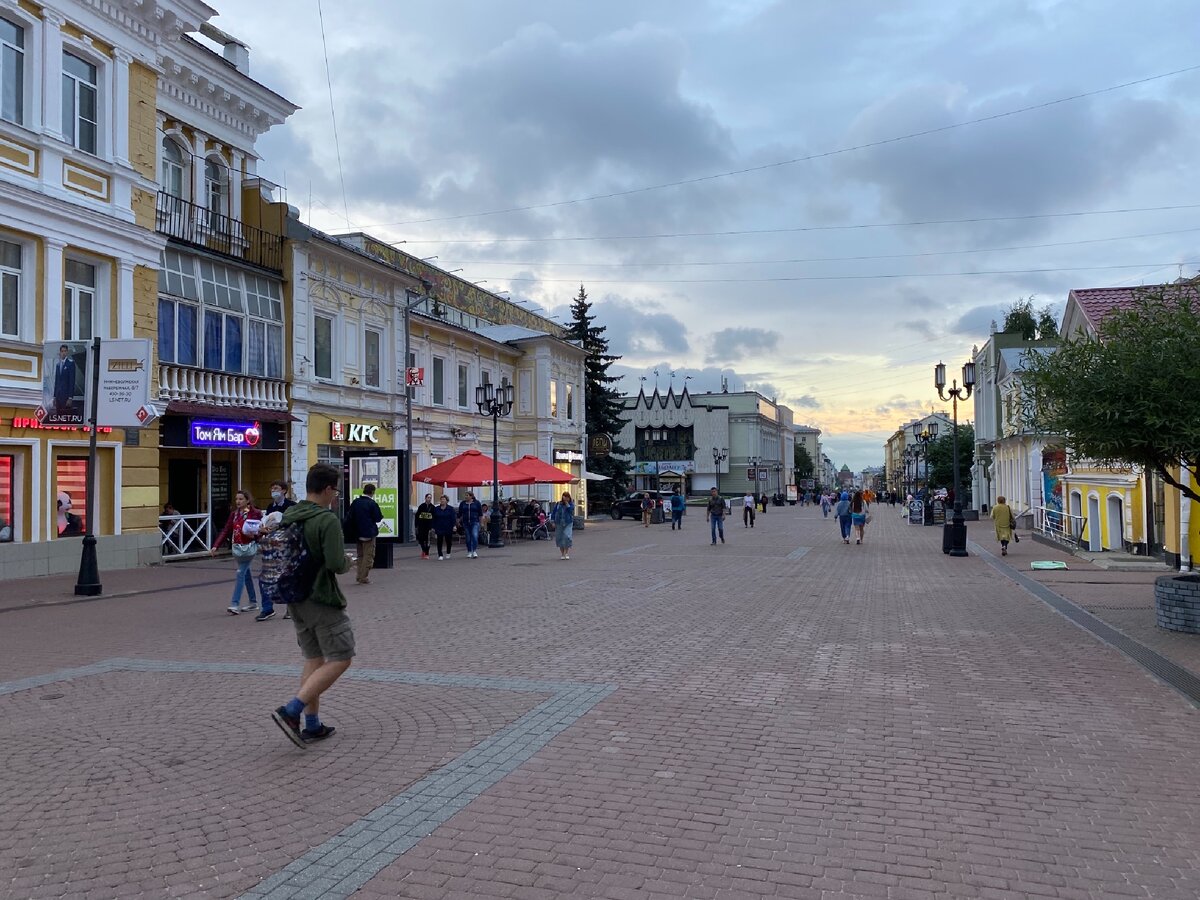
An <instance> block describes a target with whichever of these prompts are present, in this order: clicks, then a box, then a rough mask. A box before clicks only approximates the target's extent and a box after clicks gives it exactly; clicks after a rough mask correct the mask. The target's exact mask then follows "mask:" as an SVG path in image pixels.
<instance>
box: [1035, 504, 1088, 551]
mask: <svg viewBox="0 0 1200 900" xmlns="http://www.w3.org/2000/svg"><path fill="white" fill-rule="evenodd" d="M1086 528H1087V517H1086V516H1076V515H1072V514H1071V513H1066V512H1063V511H1062V510H1061V509H1055V508H1053V507H1050V506H1035V507H1034V508H1033V530H1034V531H1036V532H1037V533H1038V534H1041V535H1044V536H1046V537H1048V538H1050V539H1052V540H1055V541H1058V542H1060V543H1063V544H1069V545H1070V546H1072V547H1082V546H1083V532H1084V530H1085V529H1086Z"/></svg>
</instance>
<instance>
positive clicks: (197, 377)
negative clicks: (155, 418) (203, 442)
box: [158, 363, 288, 410]
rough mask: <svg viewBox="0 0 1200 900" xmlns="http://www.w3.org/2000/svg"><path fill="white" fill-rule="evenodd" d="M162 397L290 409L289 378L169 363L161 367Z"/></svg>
mask: <svg viewBox="0 0 1200 900" xmlns="http://www.w3.org/2000/svg"><path fill="white" fill-rule="evenodd" d="M158 396H159V399H160V400H168V401H170V400H191V401H193V402H196V403H211V404H213V405H214V406H242V407H250V408H252V409H279V410H286V409H287V408H288V395H287V382H285V381H275V380H273V379H270V378H258V377H256V376H253V375H227V374H225V373H222V372H210V371H208V370H207V369H192V368H189V367H187V366H172V365H169V364H166V363H163V364H160V365H159V367H158Z"/></svg>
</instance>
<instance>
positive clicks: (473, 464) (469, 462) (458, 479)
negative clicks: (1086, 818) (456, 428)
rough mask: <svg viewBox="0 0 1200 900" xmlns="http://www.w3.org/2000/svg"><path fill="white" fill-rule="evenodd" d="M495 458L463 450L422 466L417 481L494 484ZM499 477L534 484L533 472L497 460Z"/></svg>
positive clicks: (519, 482)
mask: <svg viewBox="0 0 1200 900" xmlns="http://www.w3.org/2000/svg"><path fill="white" fill-rule="evenodd" d="M492 465H493V460H492V458H491V457H490V456H485V455H484V454H482V453H480V452H479V451H478V450H468V451H467V452H466V453H460V454H459V455H458V456H455V457H452V458H450V459H448V460H446V461H445V462H440V463H438V464H437V465H436V466H430V467H429V468H428V469H422V470H421V471H420V472H417V473H415V474H414V475H413V477H412V480H413V481H420V482H422V483H423V484H441V485H445V486H446V487H454V488H458V487H476V486H477V485H482V484H491V483H492ZM495 465H496V471H497V476H496V477H497V478H498V479H499V480H500V483H501V484H533V482H534V479H533V477H532V476H530V475H526V474H524V473H523V472H518V471H517V470H516V469H515V468H514V467H512V466H510V465H508V464H507V463H496V464H495Z"/></svg>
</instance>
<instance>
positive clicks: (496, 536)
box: [475, 384, 516, 547]
mask: <svg viewBox="0 0 1200 900" xmlns="http://www.w3.org/2000/svg"><path fill="white" fill-rule="evenodd" d="M515 393H516V391H515V390H514V389H513V386H512V385H511V384H508V385H505V386H504V387H501V388H495V387H493V386H492V385H490V384H481V385H480V386H479V387H477V388H475V405H476V406H477V407H478V408H479V414H480V415H481V416H491V417H492V513H491V516H490V518H489V519H488V546H489V547H503V546H504V542H503V541H501V540H500V461H499V453H500V417H501V416H507V415H508V414H509V413H510V412H512V408H513V395H514V394H515Z"/></svg>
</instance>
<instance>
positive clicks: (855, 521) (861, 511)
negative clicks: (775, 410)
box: [850, 491, 870, 544]
mask: <svg viewBox="0 0 1200 900" xmlns="http://www.w3.org/2000/svg"><path fill="white" fill-rule="evenodd" d="M869 506H870V504H869V503H868V502H867V498H866V496H865V495H864V494H863V492H862V491H855V492H854V496H853V497H851V498H850V524H851V525H852V526H853V527H854V533H855V534H856V535H857V537H856V538H855V539H854V543H856V544H861V543H862V542H863V541H864V540H866V538H867V535H866V531H867V513H868V510H869Z"/></svg>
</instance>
